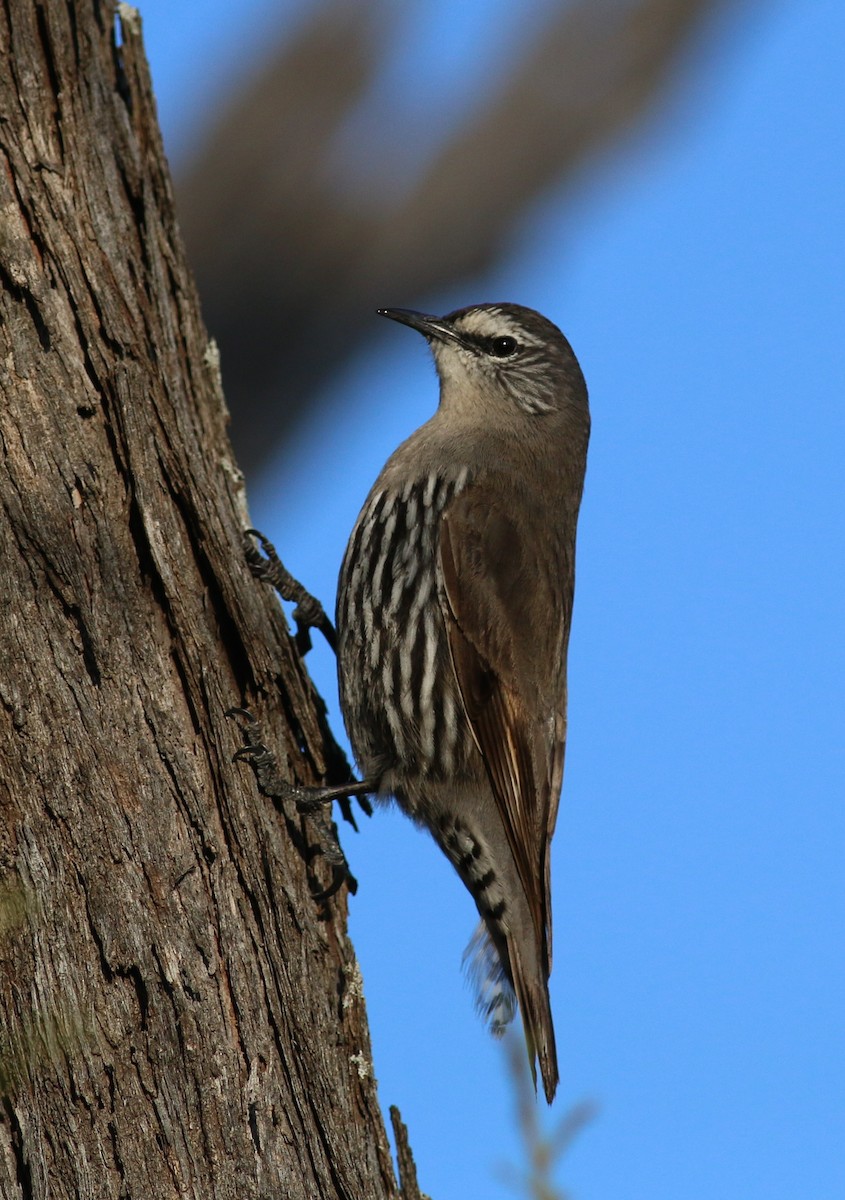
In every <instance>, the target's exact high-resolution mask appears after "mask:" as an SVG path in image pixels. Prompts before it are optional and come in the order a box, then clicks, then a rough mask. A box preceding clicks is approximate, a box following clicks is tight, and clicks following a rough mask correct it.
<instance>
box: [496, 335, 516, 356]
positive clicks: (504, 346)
mask: <svg viewBox="0 0 845 1200" xmlns="http://www.w3.org/2000/svg"><path fill="white" fill-rule="evenodd" d="M518 349H519V346H518V344H517V340H516V338H512V337H494V338H491V339H490V353H491V354H492V355H493V357H494V358H510V357H511V355H512V354H516V352H517V350H518Z"/></svg>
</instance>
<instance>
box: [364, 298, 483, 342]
mask: <svg viewBox="0 0 845 1200" xmlns="http://www.w3.org/2000/svg"><path fill="white" fill-rule="evenodd" d="M376 312H377V313H378V315H379V316H380V317H389V318H390V320H391V321H398V322H399V323H400V325H410V327H411V329H416V330H418V332H419V333H421V334H422V335H423V337H426V338H429V339H431V338H434V339H435V340H436V341H439V342H457V343H458V345H459V346H463V347H464V349H465V350H474V349H475V347H474V346H471V345H470V343H469V342H468V341H467V340H466V339H465V338H463V337H461V335H460V334H459V333H458V332H457V330H456V329H454V328H453V327H452V326H451V325H450V324H449V322H448V321H447V320H446V318H445V317H431V316H429V315H428V313H421V312H414V310H413V309H412V308H377V309H376Z"/></svg>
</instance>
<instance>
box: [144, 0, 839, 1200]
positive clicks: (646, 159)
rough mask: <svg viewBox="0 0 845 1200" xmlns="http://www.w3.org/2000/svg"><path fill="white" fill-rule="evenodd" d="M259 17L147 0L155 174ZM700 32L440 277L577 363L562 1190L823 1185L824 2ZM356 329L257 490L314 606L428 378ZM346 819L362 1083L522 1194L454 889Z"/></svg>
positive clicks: (259, 5) (439, 1192) (830, 494)
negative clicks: (353, 887)
mask: <svg viewBox="0 0 845 1200" xmlns="http://www.w3.org/2000/svg"><path fill="white" fill-rule="evenodd" d="M236 8H237V12H235V9H236ZM280 9H281V11H282V17H281V19H290V17H291V14H292V13H294V12H295V9H294V7H293V6H286V7H285V6H276V5H274V4H271V3H269V0H249V2H245V3H242V4H241V5H240V6H230V5H224V4H222V3H220V0H212V2H210V3H208V4H206V5H204V6H203V10H202V22H201V23H199V24H197V25H195V24H194V23H195V21H196V8H195V6H193V5H188V4H186V3H184V2H183V0H180V2H179V3H173V0H169V3H166V4H165V3H164V0H154V2H151V3H148V4H146V5H142V6H141V11H142V15H143V16H144V19H145V33H146V38H147V45H148V50H149V54H150V59H151V63H152V68H153V75H154V80H155V83H156V88H157V93H158V98H159V107H160V115H161V120H162V125H163V128H164V131H165V137H166V141H167V144H168V147H169V148H170V150H171V154H172V157H173V159H174V161H175V162H177V163H178V160H179V156H180V155H181V154H184V153H185V152H186V150H187V148H188V147H189V146H190V139H191V134H192V131H193V130H195V129H196V128H197V127H198V123H199V122H200V120H201V117H202V112H203V110H204V109H206V108H207V107H208V105H209V104H210V103H211V102H212V100H213V97H214V95H215V93H216V92H217V91H219V88H220V87H221V86H222V84H221V82H220V81H221V80H223V81H225V80H227V79H232V78H234V77H235V75H236V74H237V72H238V71H240V70H242V69H244V66H243V64H244V61H245V56H246V55H247V54H248V52H249V51H250V50H251V49H252V48H254V47H256V46H258V45H259V44H260V43H261V41H262V39H263V38H264V37H265V36H266V32H267V30H268V29H269V28H270V27H271V24H272V22H273V21H274V20H275V19H277V16H278V13H279V11H280ZM443 9H444V5H443V4H442V3H441V2H440V0H436V2H435V0H431V3H430V4H429V5H428V7H427V8H426V9H425V12H426V13H427V14H432V13H434V12H435V11H437V12H439V11H440V10H443ZM419 11H420V10H419V7H418V6H413V8H412V12H417V13H418V12H419ZM479 11H480V0H472V2H471V3H467V4H466V5H465V6H463V7H462V12H463V13H464V14H466V17H465V20H466V24H464V23H462V22H461V21H453V22H452V25H451V26H450V35H449V37H442V36H438V37H434V36H425V31H428V32H429V34H430V33H431V30H432V28H435V29H436V28H437V23H436V22H434V21H433V20H431V21H424V20H422V19H421V18H420V17H419V16H416V17H414V16H413V15H412V17H410V18H409V22H410V24H409V30H410V31H411V32H409V34H408V35H407V36H406V38H405V39H404V42H403V46H404V49H403V54H405V55H406V56H407V60H408V69H411V68H412V69H413V72H414V78H415V80H416V81H417V82H419V81H429V82H431V84H432V86H433V87H434V88H435V90H437V89H444V94H445V95H447V96H448V95H450V94H451V95H454V94H457V92H458V91H459V90H460V87H461V86H463V87H466V80H465V79H464V82H463V83H460V82H459V80H460V78H461V72H462V63H463V62H464V61H465V57H466V55H467V53H468V51H469V48H470V46H471V45H472V44H473V42H472V36H471V35H472V29H473V26H472V21H473V20H476V21H477V19H478V13H479ZM483 11H484V13H491V12H492V13H493V14H494V16H495V14H499V15H500V16H501V15H503V14H504V15H506V14H507V12H508V9H507V6H505V5H503V4H501V3H496V4H495V5H492V6H491V4H490V3H489V2H488V3H487V4H486V5H485V6H484V8H483ZM489 27H490V28H493V29H495V30H497V31H498V32H497V33H496V34H495V36H494V35H492V34H491V36H490V39H489V45H488V46H487V53H488V54H489V55H490V56H491V61H494V60H495V56H496V55H497V54H499V53H501V47H502V44H503V43H502V40H501V29H502V23H501V21H500V20H499V19H498V17H497V18H496V19H495V20H492V21H491V22H490V25H489ZM505 28H506V26H505ZM719 29H720V30H721V32H720V33H719V32H718V31H717V34H716V35H714V36H713V37H712V38H711V39H710V40H709V42H708V44H707V51H706V54H704V53H702V54H701V55H699V56H698V57H697V58H695V59H694V60H693V62H692V64H691V66H690V68H689V77H688V79H687V80H686V81H685V83H684V84H683V86H682V87H681V88H680V89H679V92H678V95H677V99H676V102H675V104H674V105H673V107H672V109H671V111H670V113H669V114H668V115H666V116H663V117H661V118H660V119H659V120H658V121H657V122H655V124H654V125H653V126H652V127H651V129H650V131H647V132H646V133H643V134H641V135H640V136H638V137H637V139H636V140H635V141H634V142H632V143H628V144H627V145H626V146H625V147H624V148H623V149H622V150H621V151H620V153H618V154H617V155H616V156H615V157H614V158H613V159H612V160H607V161H603V162H602V163H600V164H597V165H596V166H595V168H593V169H592V170H590V171H587V172H585V174H584V175H583V177H582V179H581V181H580V183H579V185H578V186H577V188H576V189H574V190H573V189H571V188H570V189H569V190H567V191H566V193H563V192H561V193H554V192H552V193H550V194H549V195H547V196H545V197H544V198H543V199H542V201H540V202H538V203H537V204H536V205H535V207H534V209H533V210H532V211H531V212H530V213H528V214H526V217H525V220H524V222H523V223H522V225H521V227H520V228H519V230H518V231H517V232H516V233H515V235H514V237H513V240H512V243H511V245H510V246H509V248H508V252H507V253H506V255H505V256H504V258H503V260H502V261H501V263H500V264H499V266H498V267H497V269H496V270H495V272H494V273H492V274H491V275H490V276H489V277H487V278H484V279H479V280H478V281H476V282H475V283H473V284H471V285H467V286H466V287H465V288H461V289H460V290H457V291H453V292H450V293H448V294H445V295H441V296H431V297H428V298H427V299H426V304H427V306H429V307H431V308H432V309H433V310H440V311H445V310H447V309H449V308H452V307H455V306H456V305H458V304H465V303H470V302H473V301H478V300H500V299H506V300H513V301H516V302H520V303H524V304H528V305H531V306H532V307H536V308H539V309H541V310H542V311H543V312H545V313H547V314H548V315H549V316H551V317H552V318H553V319H555V320H556V321H557V322H558V323H559V324H560V325H561V327H562V328H563V329H564V331H565V332H566V334H567V336H568V337H569V339H570V341H571V342H572V344H573V346H574V348H575V350H576V353H577V354H578V355H579V358H580V360H581V363H582V366H583V368H584V371H585V374H586V376H587V380H588V383H589V385H590V392H591V402H592V409H593V422H594V424H593V431H594V432H593V440H592V445H591V451H590V462H589V468H588V478H587V488H586V494H585V501H584V507H583V510H582V520H581V525H580V530H579V559H578V584H577V591H576V612H575V621H574V625H573V634H572V646H571V655H570V704H571V707H570V743H569V748H568V754H567V775H566V782H565V786H564V796H563V802H562V805H561V815H560V819H559V824H558V830H557V835H556V838H555V843H554V855H553V869H554V911H555V969H554V974H553V977H552V998H553V1009H554V1013H555V1021H556V1026H557V1033H558V1044H559V1050H560V1059H561V1075H562V1084H561V1091H560V1095H559V1100H558V1102H557V1103H556V1105H555V1109H554V1110H553V1113H554V1114H555V1115H557V1114H558V1113H562V1112H563V1110H564V1109H565V1107H566V1106H567V1105H568V1104H571V1103H574V1102H577V1101H579V1100H581V1099H584V1098H591V1099H592V1100H594V1101H595V1102H596V1103H597V1104H598V1106H599V1112H598V1115H597V1116H596V1118H595V1119H594V1120H593V1122H592V1123H591V1124H590V1125H589V1126H588V1127H587V1128H586V1129H585V1130H584V1131H583V1132H582V1134H581V1135H580V1136H579V1138H578V1139H577V1141H576V1143H575V1145H574V1146H573V1148H572V1149H571V1151H570V1152H569V1154H568V1155H567V1157H566V1159H565V1161H564V1163H563V1164H562V1166H561V1169H560V1172H559V1178H560V1181H561V1183H562V1184H564V1185H565V1186H566V1187H567V1188H568V1189H569V1190H570V1191H571V1192H572V1193H573V1194H574V1195H575V1196H576V1197H578V1200H611V1198H612V1200H616V1198H618V1197H621V1196H624V1197H625V1200H678V1198H679V1197H683V1198H684V1200H699V1197H700V1198H701V1200H704V1198H705V1197H706V1198H707V1200H713V1198H714V1197H718V1198H719V1200H734V1198H736V1200H794V1197H795V1196H801V1197H812V1198H813V1200H841V1198H842V1197H843V1196H845V1153H843V1146H845V1033H843V1017H845V968H843V944H845V901H843V886H842V881H843V859H845V804H843V801H844V800H845V730H843V708H844V707H845V706H844V705H843V691H845V687H844V686H843V680H845V650H844V649H843V645H845V638H843V629H845V603H843V593H844V592H845V566H843V564H844V563H845V519H843V493H845V488H844V487H843V477H845V466H843V457H845V456H844V455H843V451H845V297H843V274H845V217H843V210H845V154H843V150H842V147H843V145H845V129H843V125H845V121H843V112H845V95H843V87H842V83H841V80H842V75H843V69H845V63H843V53H842V47H843V46H845V7H843V6H842V4H841V2H840V0H799V2H792V3H787V2H782V3H769V4H762V3H760V4H757V5H756V6H753V7H752V8H751V9H749V12H748V14H747V15H746V16H744V17H742V18H741V19H735V20H732V21H730V22H726V23H724V24H723V25H721V26H720V27H719ZM415 30H416V33H417V36H411V33H413V32H414V31H415ZM405 77H406V71H405V70H404V69H403V70H398V69H397V70H396V71H395V72H393V73H391V77H390V78H389V79H387V80H385V81H384V83H383V86H384V87H385V88H386V89H388V90H389V89H390V88H393V89H400V88H401V87H402V86H403V85H402V80H403V78H405ZM450 88H451V89H453V91H452V92H451V93H450V92H449V89H450ZM396 99H397V104H399V105H400V106H401V105H405V106H406V107H407V109H408V114H409V115H408V120H409V121H411V122H413V121H414V120H415V119H416V120H418V119H419V114H418V113H417V114H416V115H415V113H414V106H413V103H412V102H411V101H410V100H409V98H408V96H407V95H404V94H403V95H399V94H398V92H397V97H396ZM445 111H446V108H444V112H445ZM416 300H419V298H415V297H407V296H385V297H384V301H383V302H384V303H385V304H397V305H402V304H410V303H412V302H414V301H416ZM373 327H374V328H373V332H374V342H373V345H372V347H369V348H365V349H364V350H363V351H362V353H361V355H360V356H359V358H358V360H357V361H355V362H354V363H352V364H350V366H349V367H348V369H347V370H346V372H345V374H344V376H343V378H342V379H339V380H338V381H336V383H335V384H334V385H333V386H332V389H331V395H330V396H329V401H330V403H329V405H328V406H327V408H326V410H325V412H324V420H323V421H322V423H320V424H319V425H315V426H314V427H313V428H308V429H304V430H302V432H301V433H300V434H299V435H298V438H297V443H296V445H295V446H293V447H288V448H287V449H286V450H285V451H283V452H282V453H280V455H279V458H278V461H277V463H276V465H275V468H274V471H273V472H272V476H268V477H265V478H264V479H262V480H257V481H255V482H254V484H253V488H252V494H251V500H252V507H253V518H254V520H255V521H256V523H257V524H258V525H259V526H260V527H261V528H262V529H264V530H265V532H266V533H267V534H268V535H269V536H270V537H272V538H273V540H274V541H275V542H276V544H277V546H278V547H279V550H280V552H281V553H282V555H283V557H284V559H285V562H286V564H287V565H288V566H289V567H290V569H291V570H292V571H293V572H294V573H295V574H296V575H298V576H299V577H300V578H301V579H302V580H303V581H304V582H305V583H306V584H307V586H309V587H310V588H311V589H312V590H313V591H315V592H316V593H317V594H318V595H319V596H320V597H321V598H322V599H323V600H324V602H325V603H326V604H327V607H330V606H331V604H332V602H333V598H334V588H335V581H336V573H337V568H338V565H339V562H340V558H341V555H342V553H343V548H344V545H345V541H346V538H347V536H348V533H349V530H350V528H351V525H352V523H353V521H354V518H355V515H356V513H357V509H358V507H359V505H360V503H361V501H362V500H363V498H364V496H365V494H366V492H367V490H368V488H369V485H370V483H371V481H372V479H373V478H374V477H375V475H376V474H377V472H378V470H379V468H380V466H381V464H382V462H383V461H384V459H385V458H386V457H387V455H388V454H389V453H390V451H391V450H392V449H393V448H394V446H395V445H396V444H397V443H398V442H399V441H400V440H401V438H402V437H404V436H406V435H407V434H408V433H409V432H411V430H412V429H414V428H415V427H416V426H417V425H418V424H419V423H421V421H423V420H424V419H425V418H426V417H427V416H428V415H429V413H430V412H431V411H432V409H433V407H434V404H435V402H436V382H435V377H434V373H433V370H432V368H431V366H430V364H429V363H428V362H427V361H426V350H425V346H424V343H423V342H422V339H419V338H416V337H415V336H414V335H413V334H412V333H411V331H409V330H406V329H402V328H399V327H395V328H394V327H392V326H385V327H381V326H380V325H379V322H378V318H376V317H375V316H374V317H373ZM211 332H212V333H213V332H214V331H213V330H212V331H211ZM223 352H224V354H225V347H224V348H223ZM351 462H354V463H355V467H354V469H352V468H350V469H346V468H345V466H344V464H346V463H351ZM327 463H329V464H331V471H330V472H327V470H326V464H327ZM327 480H330V486H329V487H328V490H327ZM313 657H314V662H313V670H314V674H315V677H316V678H317V679H318V683H319V685H320V687H321V690H322V691H323V692H324V694H325V695H326V697H327V699H328V701H329V704H330V706H331V708H332V711H333V713H334V722H335V727H336V729H337V731H338V733H340V730H341V722H340V718H339V717H338V716H337V704H336V698H335V690H334V666H333V663H332V661H331V658H330V656H329V654H328V652H327V651H324V650H323V649H322V648H318V649H317V650H316V651H315V654H314V656H313ZM344 840H345V846H346V849H347V854H348V856H349V858H350V860H351V862H352V866H353V869H354V871H355V873H356V874H357V875H358V877H359V880H360V884H361V886H360V891H359V894H358V896H356V897H355V898H354V900H353V901H352V903H351V918H350V924H351V933H352V937H353V940H354V943H355V946H356V949H357V951H358V954H359V957H360V960H361V964H362V969H363V974H364V980H365V991H366V997H367V1002H368V1007H369V1015H370V1022H371V1027H372V1034H373V1043H374V1050H375V1069H376V1074H377V1076H378V1079H379V1087H380V1096H381V1100H382V1103H383V1105H384V1106H385V1109H386V1107H387V1105H388V1104H391V1103H395V1104H398V1105H399V1107H400V1108H401V1110H402V1113H403V1116H404V1118H405V1120H406V1122H407V1123H408V1125H409V1128H410V1133H411V1141H412V1145H413V1147H414V1151H415V1154H416V1158H417V1164H418V1168H419V1172H420V1180H421V1184H422V1187H423V1189H424V1190H426V1191H428V1192H429V1193H430V1194H431V1195H432V1196H433V1197H434V1200H453V1198H458V1197H461V1198H463V1197H471V1198H473V1197H483V1198H484V1200H499V1198H500V1197H504V1196H506V1195H512V1194H513V1193H512V1192H510V1191H508V1190H507V1189H506V1188H505V1185H504V1184H503V1183H501V1182H500V1181H499V1180H498V1179H497V1177H496V1175H495V1174H494V1170H495V1165H496V1163H497V1162H501V1161H503V1160H505V1159H508V1158H509V1159H516V1158H518V1157H519V1150H518V1148H517V1141H516V1135H515V1133H514V1122H513V1113H512V1096H511V1090H510V1087H509V1084H508V1082H507V1080H506V1075H505V1067H504V1059H503V1056H502V1054H501V1051H500V1049H499V1047H498V1046H497V1045H496V1044H495V1043H493V1042H492V1041H491V1040H490V1038H489V1037H488V1035H487V1034H486V1032H485V1031H484V1029H483V1027H482V1025H481V1024H480V1022H479V1021H478V1020H477V1019H476V1017H475V1014H474V1011H473V1006H472V1002H471V997H470V994H469V991H468V989H467V988H466V986H465V984H464V982H463V979H462V976H461V973H460V959H461V953H462V951H463V947H464V945H465V943H466V941H467V939H468V937H469V935H470V933H471V931H472V928H473V926H474V924H475V916H474V908H473V905H472V902H471V900H470V899H469V897H468V895H467V894H466V893H465V892H464V890H463V889H462V887H461V885H460V884H459V883H458V881H457V879H456V878H454V877H453V875H452V873H451V868H449V866H448V864H447V863H446V862H445V860H444V859H442V857H441V856H440V855H439V853H438V852H437V851H436V850H435V849H434V847H433V845H432V844H430V843H429V842H428V841H427V840H426V839H425V838H424V837H422V836H421V835H420V834H419V833H418V832H417V831H416V830H415V829H413V828H412V827H411V826H410V824H409V823H408V822H407V821H405V820H403V819H402V818H401V817H399V816H398V815H397V814H395V813H383V812H380V813H378V814H377V815H376V817H375V818H374V819H373V820H372V821H370V822H368V823H367V824H366V826H365V828H364V829H363V830H362V833H361V834H360V835H359V836H357V837H356V836H355V835H354V834H353V833H351V832H349V833H348V834H347V835H346V836H345V839H344Z"/></svg>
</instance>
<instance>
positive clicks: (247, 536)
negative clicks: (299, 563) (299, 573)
mask: <svg viewBox="0 0 845 1200" xmlns="http://www.w3.org/2000/svg"><path fill="white" fill-rule="evenodd" d="M256 542H258V546H256V544H255V543H256ZM259 547H260V549H259ZM244 554H245V556H246V561H247V564H248V566H249V569H250V570H251V571H252V573H253V575H254V576H255V578H256V579H260V580H261V581H262V583H269V584H271V586H272V587H274V588H275V589H276V591H277V592H278V593H279V595H280V596H281V597H282V599H283V600H291V601H293V603H294V604H295V605H296V608H295V609H294V610H293V619H294V621H295V622H296V638H295V641H296V645H297V649H298V650H299V653H300V654H303V655H304V654H307V653H308V651H309V650H310V649H311V630H312V629H319V630H320V632H321V633H322V635H323V637H324V638H325V639H326V641H327V642H328V643H329V645H330V646H331V648H332V650H334V651H335V653H337V633H336V632H335V627H334V625H332V623H331V621H330V620H329V618H328V617H327V616H326V611H325V609H324V608H323V606H322V604H321V603H320V601H319V600H318V599H317V598H316V596H312V595H311V593H310V592H309V591H306V589H305V588H304V587H303V586H302V584H301V583H300V582H299V581H298V580H297V579H294V577H293V575H291V573H290V571H288V569H287V568H286V567H285V565H284V563H283V562H282V560H281V559H280V558H279V556H278V554H277V553H276V547H275V546H274V545H273V543H272V542H271V541H270V540H269V539H268V538H266V537H265V536H264V534H263V533H259V531H258V530H257V529H246V530H244ZM262 555H263V556H264V557H262Z"/></svg>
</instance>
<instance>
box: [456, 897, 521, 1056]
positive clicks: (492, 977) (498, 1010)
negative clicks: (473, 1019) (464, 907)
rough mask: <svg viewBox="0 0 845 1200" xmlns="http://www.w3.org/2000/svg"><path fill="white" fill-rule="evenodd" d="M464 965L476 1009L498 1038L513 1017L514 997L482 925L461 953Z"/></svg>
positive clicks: (495, 951) (486, 930) (499, 959)
mask: <svg viewBox="0 0 845 1200" xmlns="http://www.w3.org/2000/svg"><path fill="white" fill-rule="evenodd" d="M463 965H464V970H465V971H466V974H467V979H468V980H469V982H470V986H471V987H472V988H473V990H474V992H475V1007H476V1008H477V1009H478V1012H479V1014H480V1016H481V1017H483V1019H484V1020H485V1021H486V1022H487V1024H488V1025H489V1027H490V1032H491V1033H492V1034H493V1036H494V1037H501V1036H502V1034H503V1033H504V1032H505V1029H506V1028H507V1026H508V1025H510V1023H511V1021H512V1020H513V1018H514V1014H515V1013H516V995H515V994H514V990H513V984H512V983H511V981H510V980H509V979H508V975H507V972H506V971H505V968H504V967H503V966H502V960H501V958H500V957H499V953H498V951H497V950H496V947H495V946H494V945H493V939H492V938H491V937H490V933H489V932H488V929H487V926H486V925H485V924H484V922H483V921H481V922H480V924H479V925H478V927H477V928H476V930H475V933H474V934H473V935H472V938H471V939H470V942H469V945H468V946H467V948H466V950H465V951H464V957H463Z"/></svg>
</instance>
